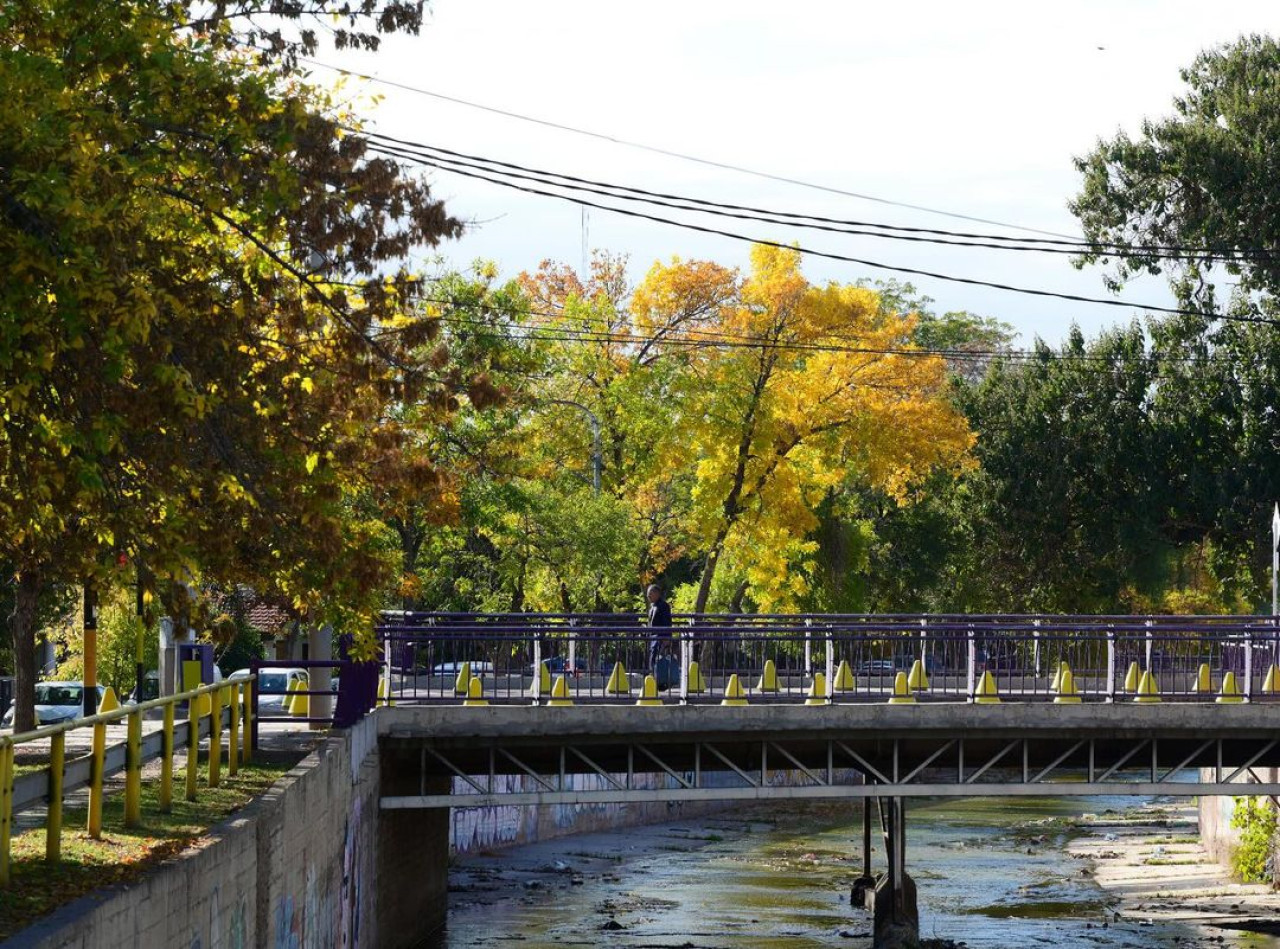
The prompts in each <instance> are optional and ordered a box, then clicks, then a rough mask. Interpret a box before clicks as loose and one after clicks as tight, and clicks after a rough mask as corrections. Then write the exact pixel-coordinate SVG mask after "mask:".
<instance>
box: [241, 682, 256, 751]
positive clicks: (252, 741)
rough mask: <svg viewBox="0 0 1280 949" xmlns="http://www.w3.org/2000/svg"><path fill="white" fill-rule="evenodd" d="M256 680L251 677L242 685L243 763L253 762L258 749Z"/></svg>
mask: <svg viewBox="0 0 1280 949" xmlns="http://www.w3.org/2000/svg"><path fill="white" fill-rule="evenodd" d="M257 702H258V680H257V679H255V678H253V677H252V676H251V677H250V678H249V679H248V681H246V682H245V684H244V763H245V764H248V763H249V762H250V761H252V760H253V749H255V748H256V747H258V715H257Z"/></svg>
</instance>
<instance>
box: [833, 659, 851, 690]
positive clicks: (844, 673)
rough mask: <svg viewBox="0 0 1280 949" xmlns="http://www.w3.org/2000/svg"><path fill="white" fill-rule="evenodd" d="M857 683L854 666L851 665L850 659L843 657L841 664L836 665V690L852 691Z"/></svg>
mask: <svg viewBox="0 0 1280 949" xmlns="http://www.w3.org/2000/svg"><path fill="white" fill-rule="evenodd" d="M855 685H856V682H855V681H854V678H853V668H852V667H851V666H850V665H849V660H848V659H841V660H840V665H839V666H837V667H836V681H835V683H834V688H835V690H836V691H837V692H852V691H853V690H854V687H855Z"/></svg>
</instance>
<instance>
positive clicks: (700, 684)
mask: <svg viewBox="0 0 1280 949" xmlns="http://www.w3.org/2000/svg"><path fill="white" fill-rule="evenodd" d="M705 691H707V680H706V679H705V678H704V677H703V675H702V666H700V665H699V664H698V661H697V660H696V659H695V660H693V661H692V662H690V663H689V693H690V694H691V695H692V694H693V693H695V692H698V693H701V692H705Z"/></svg>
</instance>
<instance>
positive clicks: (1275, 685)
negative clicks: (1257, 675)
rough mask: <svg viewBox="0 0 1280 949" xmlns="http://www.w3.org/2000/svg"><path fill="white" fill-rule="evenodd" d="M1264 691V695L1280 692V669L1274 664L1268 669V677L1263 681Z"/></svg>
mask: <svg viewBox="0 0 1280 949" xmlns="http://www.w3.org/2000/svg"><path fill="white" fill-rule="evenodd" d="M1262 692H1263V694H1264V695H1274V694H1275V693H1276V692H1280V671H1277V670H1276V667H1275V666H1274V665H1273V666H1271V667H1270V668H1269V669H1267V678H1266V679H1265V680H1264V681H1263V683H1262Z"/></svg>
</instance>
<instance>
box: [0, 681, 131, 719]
mask: <svg viewBox="0 0 1280 949" xmlns="http://www.w3.org/2000/svg"><path fill="white" fill-rule="evenodd" d="M97 688H98V701H99V702H101V701H102V696H103V695H104V694H105V693H106V691H107V690H106V689H105V688H104V687H103V686H98V687H97ZM83 711H84V683H83V682H37V683H36V722H37V723H38V724H40V725H56V724H57V723H58V722H66V721H70V720H71V719H73V718H79V717H80V715H81V713H82V712H83ZM13 713H14V710H13V709H12V708H10V709H9V711H7V712H5V715H4V720H3V722H0V724H3V725H4V727H5V728H12V727H13Z"/></svg>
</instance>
